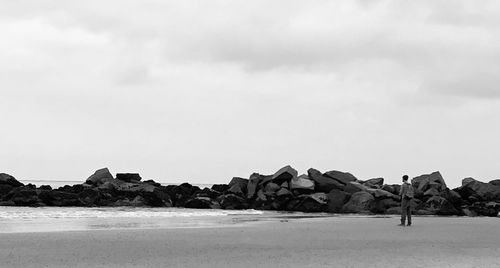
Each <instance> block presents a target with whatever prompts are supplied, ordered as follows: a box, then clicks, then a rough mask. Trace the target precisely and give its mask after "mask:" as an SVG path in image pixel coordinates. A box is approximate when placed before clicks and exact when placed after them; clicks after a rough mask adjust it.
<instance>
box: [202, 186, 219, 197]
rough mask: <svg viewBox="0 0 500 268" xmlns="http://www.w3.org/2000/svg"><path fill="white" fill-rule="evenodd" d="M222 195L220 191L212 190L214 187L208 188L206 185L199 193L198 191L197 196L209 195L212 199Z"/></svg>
mask: <svg viewBox="0 0 500 268" xmlns="http://www.w3.org/2000/svg"><path fill="white" fill-rule="evenodd" d="M220 195H221V193H220V192H217V191H215V190H212V189H210V188H206V187H205V188H203V190H201V191H199V192H198V193H196V196H197V197H208V198H211V199H216V198H217V197H219V196H220Z"/></svg>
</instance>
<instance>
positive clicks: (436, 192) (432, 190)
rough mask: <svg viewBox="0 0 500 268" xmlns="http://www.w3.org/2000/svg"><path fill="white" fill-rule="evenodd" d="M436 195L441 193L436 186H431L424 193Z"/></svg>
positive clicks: (425, 194)
mask: <svg viewBox="0 0 500 268" xmlns="http://www.w3.org/2000/svg"><path fill="white" fill-rule="evenodd" d="M434 195H440V193H439V191H438V190H437V189H435V188H430V189H429V190H427V191H425V193H424V196H434Z"/></svg>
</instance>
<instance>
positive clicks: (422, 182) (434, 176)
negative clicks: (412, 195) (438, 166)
mask: <svg viewBox="0 0 500 268" xmlns="http://www.w3.org/2000/svg"><path fill="white" fill-rule="evenodd" d="M411 184H412V185H413V187H415V191H419V192H422V193H425V192H426V191H427V190H429V189H431V188H434V189H436V190H437V191H438V192H441V191H443V190H444V189H446V183H445V182H444V179H443V176H441V173H439V171H436V172H433V173H431V174H425V175H421V176H418V177H415V178H413V179H412V180H411ZM432 185H434V187H432Z"/></svg>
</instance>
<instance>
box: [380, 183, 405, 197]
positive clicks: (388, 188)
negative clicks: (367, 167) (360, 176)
mask: <svg viewBox="0 0 500 268" xmlns="http://www.w3.org/2000/svg"><path fill="white" fill-rule="evenodd" d="M381 189H382V190H384V191H387V192H389V193H391V194H394V195H399V190H400V189H401V185H399V184H392V185H387V184H384V185H383V186H382V188H381Z"/></svg>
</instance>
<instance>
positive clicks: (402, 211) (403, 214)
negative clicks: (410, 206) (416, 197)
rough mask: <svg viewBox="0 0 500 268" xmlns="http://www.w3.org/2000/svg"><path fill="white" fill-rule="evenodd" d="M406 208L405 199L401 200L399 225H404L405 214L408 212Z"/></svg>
mask: <svg viewBox="0 0 500 268" xmlns="http://www.w3.org/2000/svg"><path fill="white" fill-rule="evenodd" d="M406 207H407V201H406V198H402V199H401V225H405V222H406V214H407V212H408V210H407V209H406Z"/></svg>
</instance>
